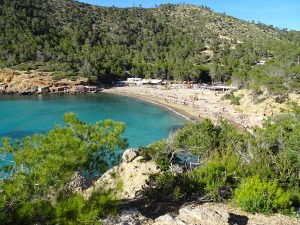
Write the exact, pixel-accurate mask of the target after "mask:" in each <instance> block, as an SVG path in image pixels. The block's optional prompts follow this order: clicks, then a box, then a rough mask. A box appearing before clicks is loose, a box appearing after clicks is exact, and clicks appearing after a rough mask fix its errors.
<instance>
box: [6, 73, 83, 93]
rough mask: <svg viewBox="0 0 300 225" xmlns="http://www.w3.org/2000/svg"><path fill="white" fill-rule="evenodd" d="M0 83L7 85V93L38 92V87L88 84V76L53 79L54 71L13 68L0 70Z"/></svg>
mask: <svg viewBox="0 0 300 225" xmlns="http://www.w3.org/2000/svg"><path fill="white" fill-rule="evenodd" d="M0 83H4V84H6V85H7V88H6V90H5V92H6V93H20V94H22V93H28V94H31V93H36V92H37V91H38V87H48V86H49V87H50V86H53V87H58V86H74V85H79V84H87V83H88V79H87V78H78V79H77V80H76V81H71V80H69V79H66V78H65V79H61V80H53V73H51V72H40V71H35V70H31V71H19V70H11V69H3V70H0Z"/></svg>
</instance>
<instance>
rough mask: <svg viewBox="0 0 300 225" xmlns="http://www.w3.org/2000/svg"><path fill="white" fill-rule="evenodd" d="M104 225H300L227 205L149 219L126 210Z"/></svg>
mask: <svg viewBox="0 0 300 225" xmlns="http://www.w3.org/2000/svg"><path fill="white" fill-rule="evenodd" d="M103 224H105V225H106V224H107V225H108V224H118V225H141V224H145V225H300V221H299V220H297V219H296V218H291V217H288V216H284V215H280V214H276V215H273V216H265V215H261V214H255V215H253V214H248V213H246V212H243V211H241V210H239V209H237V208H234V207H231V206H229V205H227V204H214V203H205V204H195V203H193V204H189V205H186V206H182V207H181V208H180V210H179V212H178V213H174V212H173V213H170V214H165V215H163V216H160V217H158V218H156V219H155V220H154V221H153V220H152V219H147V218H146V217H144V216H142V215H141V213H139V212H138V211H137V210H135V209H133V210H126V211H123V212H121V213H120V214H119V215H118V216H117V217H114V218H108V219H105V220H103Z"/></svg>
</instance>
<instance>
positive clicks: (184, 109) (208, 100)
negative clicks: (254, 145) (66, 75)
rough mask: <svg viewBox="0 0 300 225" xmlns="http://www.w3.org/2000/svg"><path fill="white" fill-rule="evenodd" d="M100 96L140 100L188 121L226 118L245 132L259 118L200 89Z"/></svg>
mask: <svg viewBox="0 0 300 225" xmlns="http://www.w3.org/2000/svg"><path fill="white" fill-rule="evenodd" d="M103 92H105V93H110V94H118V95H124V96H129V97H134V98H138V99H142V100H144V101H148V102H151V103H153V104H158V105H160V106H163V107H167V108H168V109H170V110H172V111H174V112H176V113H177V114H180V115H181V116H183V117H185V118H187V119H190V120H201V119H203V118H210V119H211V120H212V121H213V122H215V123H216V122H217V121H218V120H219V119H220V118H221V117H223V118H226V119H228V120H229V121H230V123H232V124H233V125H234V126H236V127H238V128H241V129H245V128H251V127H254V126H259V125H261V124H262V122H263V119H264V117H263V115H257V114H256V115H252V114H248V113H243V112H240V111H238V110H237V109H236V107H234V106H233V105H230V102H229V101H228V100H223V99H222V97H223V96H224V94H226V93H224V92H223V93H217V92H215V91H211V90H202V89H187V88H176V89H164V88H151V87H145V86H143V87H135V86H134V87H114V88H111V89H105V90H104V91H103Z"/></svg>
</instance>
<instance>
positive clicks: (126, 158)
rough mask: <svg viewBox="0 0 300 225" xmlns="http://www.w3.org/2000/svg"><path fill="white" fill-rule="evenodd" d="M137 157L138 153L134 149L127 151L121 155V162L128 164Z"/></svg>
mask: <svg viewBox="0 0 300 225" xmlns="http://www.w3.org/2000/svg"><path fill="white" fill-rule="evenodd" d="M137 156H138V153H137V152H136V151H135V150H134V149H127V150H126V151H125V152H124V153H123V155H122V162H125V163H130V162H131V161H132V160H134V159H135V158H136V157H137Z"/></svg>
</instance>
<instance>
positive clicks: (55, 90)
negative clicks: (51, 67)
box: [50, 86, 69, 94]
mask: <svg viewBox="0 0 300 225" xmlns="http://www.w3.org/2000/svg"><path fill="white" fill-rule="evenodd" d="M68 90H69V88H68V87H67V86H60V87H51V88H50V92H51V93H53V94H63V93H67V92H68Z"/></svg>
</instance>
